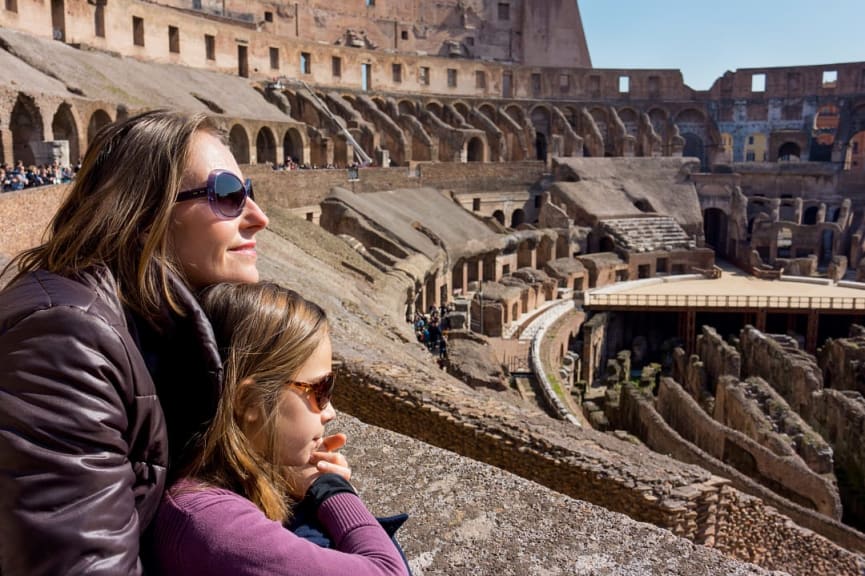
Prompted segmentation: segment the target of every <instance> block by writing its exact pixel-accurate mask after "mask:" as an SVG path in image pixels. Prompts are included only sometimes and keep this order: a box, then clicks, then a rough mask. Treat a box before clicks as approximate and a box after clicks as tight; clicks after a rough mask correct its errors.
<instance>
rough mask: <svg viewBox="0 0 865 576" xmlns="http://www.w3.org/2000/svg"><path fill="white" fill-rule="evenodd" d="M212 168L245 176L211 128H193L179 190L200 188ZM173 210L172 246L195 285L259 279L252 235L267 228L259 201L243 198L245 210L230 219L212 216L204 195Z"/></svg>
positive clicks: (188, 277) (204, 184)
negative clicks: (208, 130)
mask: <svg viewBox="0 0 865 576" xmlns="http://www.w3.org/2000/svg"><path fill="white" fill-rule="evenodd" d="M216 169H222V170H228V171H230V172H233V173H234V174H236V175H237V177H238V178H240V179H241V181H242V180H243V174H242V173H241V172H240V168H239V167H238V166H237V162H236V161H235V159H234V156H233V155H232V154H231V151H230V150H229V149H228V148H227V147H226V146H225V145H224V144H223V143H222V141H221V140H220V139H219V138H218V137H217V136H214V135H213V134H211V133H209V132H206V131H200V132H197V133H196V134H195V135H194V136H193V137H192V150H191V155H190V159H189V166H188V167H187V169H186V171H185V172H184V174H183V180H182V182H181V186H180V189H181V190H189V189H192V188H203V187H204V186H206V185H207V177H208V176H209V175H210V173H211V172H212V171H213V170H216ZM173 210H174V211H173V214H172V222H171V228H170V231H169V236H170V239H171V246H172V249H173V251H174V256H175V258H176V259H177V262H178V263H179V265H180V267H181V268H182V270H183V272H184V274H185V275H186V278H187V280H188V281H189V284H190V285H191V287H192V288H193V289H196V290H197V289H200V288H203V287H205V286H209V285H210V284H216V283H217V282H257V281H258V268H257V267H256V259H257V256H256V251H255V235H256V234H257V233H258V232H259V231H260V230H263V229H264V228H265V227H266V226H267V216H265V215H264V212H262V211H261V208H259V207H258V204H256V203H255V202H254V201H253V200H252V199H249V198H247V200H246V205H245V206H244V208H243V212H242V213H241V214H240V216H238V217H237V218H233V219H231V220H225V219H222V218H220V217H218V216H217V215H216V214H214V213H213V211H212V210H211V209H210V204H209V203H208V201H207V197H201V198H199V199H196V200H189V201H185V202H178V203H177V204H175V206H174V209H173Z"/></svg>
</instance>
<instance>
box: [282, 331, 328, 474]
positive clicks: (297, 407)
mask: <svg viewBox="0 0 865 576" xmlns="http://www.w3.org/2000/svg"><path fill="white" fill-rule="evenodd" d="M332 367H333V352H332V349H331V343H330V336H327V335H325V337H324V338H323V339H322V341H321V343H320V344H319V345H318V347H317V348H316V349H315V351H314V352H313V353H312V355H311V356H310V357H309V358H308V359H307V361H306V362H305V363H304V364H303V366H301V367H300V370H298V372H297V374H294V375H293V377H292V378H291V380H292V381H293V382H303V383H307V384H313V383H315V382H317V381H319V380H320V379H321V378H323V377H325V376H327V375H328V374H330V372H331V370H332ZM335 416H336V412H335V411H334V409H333V405H332V404H331V403H328V404H327V405H326V406H324V407H323V408H322V407H321V406H318V405H317V404H316V401H315V396H314V395H313V393H312V392H307V391H304V390H302V389H300V388H296V387H294V386H290V385H289V386H286V387H285V390H283V392H282V396H281V398H280V400H279V403H278V404H277V407H276V415H275V422H274V426H275V428H276V441H277V443H278V445H279V448H278V450H279V453H280V455H281V458H282V462H281V464H282V465H283V466H294V467H304V466H310V458H311V457H312V453H313V452H315V451H317V450H321V449H322V446H321V440H322V438H323V437H324V426H325V424H327V423H328V422H330V421H331V420H333V418H334V417H335Z"/></svg>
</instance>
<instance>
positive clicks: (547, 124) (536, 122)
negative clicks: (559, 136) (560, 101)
mask: <svg viewBox="0 0 865 576" xmlns="http://www.w3.org/2000/svg"><path fill="white" fill-rule="evenodd" d="M529 118H531V119H532V126H534V127H535V131H536V132H541V131H542V132H543V133H544V134H546V135H547V137H549V136H551V135H552V134H551V132H552V128H553V122H552V118H553V115H552V111H551V110H550V107H549V106H547V105H546V104H538V105H536V106H534V107H533V108H532V109H531V111H530V112H529Z"/></svg>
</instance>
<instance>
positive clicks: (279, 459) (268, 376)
mask: <svg viewBox="0 0 865 576" xmlns="http://www.w3.org/2000/svg"><path fill="white" fill-rule="evenodd" d="M202 307H203V309H204V310H205V312H206V313H207V315H208V316H209V317H210V320H211V322H212V324H213V329H214V332H215V334H216V340H217V342H218V344H219V347H220V353H221V355H222V358H223V361H224V364H223V366H224V372H225V374H224V385H223V386H224V387H223V393H222V396H221V397H220V400H219V405H218V407H217V412H216V416H215V417H214V419H213V421H212V422H211V424H210V426H209V427H208V429H207V431H206V432H205V433H204V434H203V436H202V437H201V438H200V439H199V440H198V442H197V445H196V448H195V449H194V450H191V451H190V452H189V453H188V454H187V457H186V463H185V466H184V468H183V473H182V479H181V480H180V481H179V482H177V483H176V484H174V486H173V487H172V488H170V489H169V490H168V492H167V493H166V495H165V497H164V498H163V501H162V504H161V506H160V508H159V512H158V514H157V517H156V520H155V521H154V532H153V543H154V558H155V563H156V566H155V568H156V570H155V572H156V573H158V574H163V575H165V576H171V575H173V574H184V575H195V574H202V575H204V574H207V575H219V574H226V575H253V574H255V575H259V574H260V575H267V576H275V575H292V574H297V575H300V574H303V575H307V576H308V575H314V574H340V573H351V574H352V576H362V575H365V574H381V575H385V574H388V575H390V574H392V575H396V574H400V575H405V574H406V566H405V563H404V561H403V559H402V557H401V555H400V553H399V551H398V550H397V549H396V547H395V546H394V544H393V543H392V542H391V540H390V537H389V536H388V535H387V533H386V532H385V531H384V530H383V529H382V527H381V526H380V525H379V523H378V522H377V521H376V519H375V518H374V517H373V516H372V515H371V514H370V513H369V511H368V510H367V509H366V507H365V506H364V505H363V503H362V502H361V500H360V498H358V496H357V494H356V493H355V491H354V489H353V488H352V486H351V484H349V483H348V480H349V478H350V475H351V473H350V470H349V468H348V464H347V462H346V460H345V458H344V457H343V456H342V455H341V454H339V453H337V452H335V450H337V449H339V448H340V447H342V446H343V444H344V443H345V436H344V435H341V434H335V435H332V436H326V435H325V424H327V423H328V422H329V421H331V420H332V419H333V418H334V416H335V412H334V409H333V406H332V405H331V403H330V399H331V394H332V392H333V385H334V379H335V376H334V373H333V371H332V367H331V366H332V360H333V357H332V352H331V343H330V336H329V335H328V327H327V319H326V317H325V314H324V311H322V309H321V308H319V307H318V306H317V305H315V304H313V303H311V302H308V301H306V300H304V299H303V298H302V297H300V296H299V295H298V294H297V293H295V292H293V291H291V290H288V289H285V288H282V287H280V286H278V285H276V284H273V283H258V284H221V285H217V286H214V287H213V288H211V289H209V290H208V291H207V292H206V293H205V294H204V296H203V297H202ZM301 501H302V502H303V507H304V510H306V511H308V512H309V511H312V512H313V513H314V516H315V519H316V520H317V521H318V523H319V524H320V526H322V527H323V529H324V531H325V532H326V535H327V536H328V537H329V540H330V543H331V545H332V546H333V548H331V549H328V548H322V547H320V546H318V545H316V544H313V543H312V542H310V541H309V540H306V539H304V538H301V537H299V536H297V535H295V534H294V533H292V532H290V531H289V530H287V529H286V528H285V527H284V524H287V523H288V522H289V521H290V520H291V515H292V506H293V504H297V503H300V502H301Z"/></svg>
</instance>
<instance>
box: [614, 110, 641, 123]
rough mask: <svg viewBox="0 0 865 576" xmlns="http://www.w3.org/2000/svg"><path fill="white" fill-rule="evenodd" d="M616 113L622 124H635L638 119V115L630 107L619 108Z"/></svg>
mask: <svg viewBox="0 0 865 576" xmlns="http://www.w3.org/2000/svg"><path fill="white" fill-rule="evenodd" d="M616 112H617V113H618V114H619V118H621V119H622V122H625V123H627V122H636V121H637V120H639V118H640V113H639V112H637V111H636V110H634V109H633V108H630V107H626V108H619V109H618V110H616Z"/></svg>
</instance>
